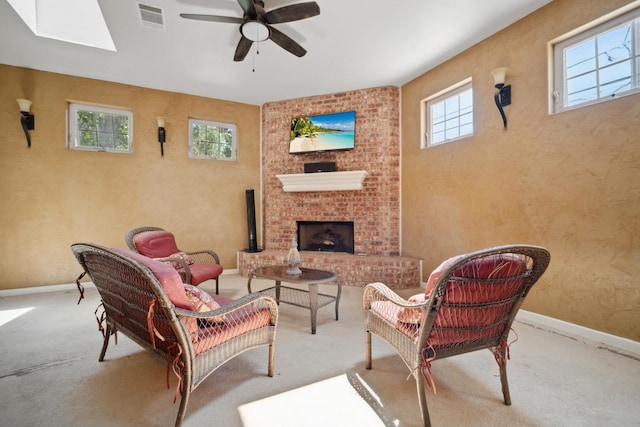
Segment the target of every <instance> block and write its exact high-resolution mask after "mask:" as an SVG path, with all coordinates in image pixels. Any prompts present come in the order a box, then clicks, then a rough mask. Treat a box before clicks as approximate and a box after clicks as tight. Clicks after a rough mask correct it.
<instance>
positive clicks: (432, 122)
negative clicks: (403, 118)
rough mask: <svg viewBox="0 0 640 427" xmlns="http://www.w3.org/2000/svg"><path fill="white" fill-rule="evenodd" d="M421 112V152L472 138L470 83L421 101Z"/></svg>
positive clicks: (463, 82)
mask: <svg viewBox="0 0 640 427" xmlns="http://www.w3.org/2000/svg"><path fill="white" fill-rule="evenodd" d="M421 112H422V136H423V138H422V148H426V147H432V146H434V145H439V144H444V143H446V142H451V141H455V140H458V139H461V138H466V137H468V136H471V135H473V89H472V88H471V79H470V78H469V79H467V80H464V81H462V82H460V83H458V84H457V85H454V86H452V87H450V88H448V89H445V90H443V91H442V92H440V93H437V94H435V95H433V96H431V97H429V98H426V99H423V100H422V103H421Z"/></svg>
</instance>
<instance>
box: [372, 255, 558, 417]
mask: <svg viewBox="0 0 640 427" xmlns="http://www.w3.org/2000/svg"><path fill="white" fill-rule="evenodd" d="M549 259H550V257H549V252H548V251H547V250H546V249H545V248H542V247H537V246H529V245H510V246H501V247H496V248H490V249H485V250H481V251H477V252H473V253H470V254H467V255H462V256H458V257H454V258H451V259H449V260H447V261H445V262H444V263H443V264H442V265H441V266H440V267H438V268H437V269H436V270H434V272H433V273H432V274H431V276H430V278H429V281H428V283H427V288H426V289H425V293H424V294H420V295H415V296H413V297H411V298H409V299H408V300H405V299H404V298H401V297H400V296H398V295H397V294H396V293H394V292H393V291H392V290H390V289H389V288H388V287H387V286H385V285H384V284H382V283H371V284H369V285H367V286H366V287H365V290H364V295H363V307H364V323H365V352H366V355H365V356H366V368H367V369H371V365H372V362H371V334H376V335H378V336H380V337H381V338H383V339H384V340H385V341H387V342H388V343H389V344H390V345H391V346H392V347H393V348H394V349H395V350H396V352H397V353H398V354H399V355H400V357H401V358H402V360H403V361H404V363H405V364H406V365H407V367H408V368H409V371H410V372H411V373H412V374H413V376H414V378H415V380H416V385H417V392H418V401H419V404H420V408H421V410H422V419H423V422H424V425H425V426H430V425H431V421H430V419H429V411H428V408H427V400H426V396H425V389H426V386H430V387H432V388H433V390H434V392H435V384H434V383H433V378H432V376H431V362H432V361H434V360H436V359H442V358H445V357H450V356H455V355H458V354H462V353H467V352H471V351H475V350H480V349H489V350H491V351H492V352H493V355H494V357H495V359H496V361H497V363H498V367H499V370H500V380H501V382H502V394H503V397H504V403H505V404H506V405H510V404H511V396H510V394H509V385H508V383H507V370H506V368H507V358H508V353H507V350H508V342H507V337H508V335H509V331H510V330H511V324H512V322H513V320H514V318H515V316H516V313H517V312H518V310H519V308H520V306H521V305H522V302H523V301H524V298H525V297H526V296H527V293H528V292H529V290H530V289H531V287H532V286H533V285H534V284H535V283H536V281H537V280H538V279H539V278H540V276H541V275H542V274H543V273H544V271H545V270H546V268H547V266H548V264H549Z"/></svg>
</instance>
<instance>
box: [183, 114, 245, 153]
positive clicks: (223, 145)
mask: <svg viewBox="0 0 640 427" xmlns="http://www.w3.org/2000/svg"><path fill="white" fill-rule="evenodd" d="M189 157H191V158H194V159H217V160H235V159H236V125H233V124H228V123H216V122H209V121H206V120H196V119H189Z"/></svg>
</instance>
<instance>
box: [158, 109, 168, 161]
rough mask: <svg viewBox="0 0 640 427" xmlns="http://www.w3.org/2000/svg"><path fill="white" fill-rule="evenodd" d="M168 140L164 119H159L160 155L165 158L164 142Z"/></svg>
mask: <svg viewBox="0 0 640 427" xmlns="http://www.w3.org/2000/svg"><path fill="white" fill-rule="evenodd" d="M166 139H167V133H166V132H165V131H164V117H158V142H159V143H160V155H161V156H162V157H164V142H165V141H166Z"/></svg>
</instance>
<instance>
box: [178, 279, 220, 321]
mask: <svg viewBox="0 0 640 427" xmlns="http://www.w3.org/2000/svg"><path fill="white" fill-rule="evenodd" d="M184 290H185V293H186V295H187V299H189V301H191V303H192V304H193V311H197V312H198V313H206V312H208V311H213V310H217V309H219V308H220V307H221V304H219V303H218V302H217V301H216V300H215V299H213V298H212V297H211V295H209V294H208V293H207V292H205V291H203V290H202V289H199V288H196V287H195V286H193V285H187V284H185V285H184ZM211 321H212V322H214V323H220V322H224V316H218V317H215V318H213V319H212V320H211Z"/></svg>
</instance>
